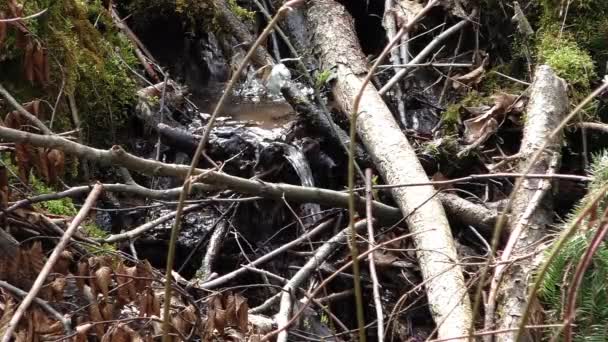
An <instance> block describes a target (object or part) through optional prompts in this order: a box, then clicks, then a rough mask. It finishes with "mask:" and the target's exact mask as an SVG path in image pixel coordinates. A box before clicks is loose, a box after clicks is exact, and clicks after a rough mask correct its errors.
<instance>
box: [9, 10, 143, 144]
mask: <svg viewBox="0 0 608 342" xmlns="http://www.w3.org/2000/svg"><path fill="white" fill-rule="evenodd" d="M0 6H1V5H0ZM45 8H46V9H47V12H46V13H45V14H44V15H42V16H40V17H38V18H36V19H33V20H28V22H27V27H28V29H29V30H30V31H31V32H32V36H33V37H36V39H38V40H39V41H40V42H41V44H42V46H44V47H45V48H46V49H47V51H48V56H49V58H48V62H49V68H50V78H51V79H50V82H49V84H48V85H46V86H44V87H43V86H41V85H32V84H29V83H28V82H25V81H24V79H25V77H24V73H23V66H22V63H23V51H22V50H23V49H21V48H19V47H17V46H16V44H15V43H14V41H15V39H14V37H15V30H9V36H8V39H7V43H6V44H4V46H3V47H2V49H1V50H0V55H4V56H5V58H4V60H1V61H0V69H2V70H10V71H11V72H8V73H4V72H3V73H1V74H0V81H1V82H3V84H6V85H7V88H9V90H10V91H11V92H13V95H15V96H16V97H17V99H18V100H19V101H21V102H27V101H30V100H32V99H33V98H41V99H42V100H46V101H48V103H55V101H56V98H57V96H58V94H59V92H60V91H61V90H63V94H64V95H65V94H73V95H74V97H75V99H76V105H77V107H78V112H79V114H80V119H81V121H82V123H83V124H84V127H83V132H84V133H85V136H88V138H89V140H92V141H94V142H97V143H100V144H108V145H109V144H110V143H111V141H110V138H111V135H109V134H107V132H108V131H109V130H111V129H113V128H114V127H116V126H119V125H121V123H122V122H123V121H124V119H125V118H126V116H127V114H128V113H129V111H130V109H131V108H132V107H133V105H134V104H135V100H136V97H135V91H136V89H137V86H136V84H135V82H134V81H133V78H132V73H131V71H129V67H131V68H137V65H138V61H137V58H136V56H135V55H134V51H133V50H132V47H131V44H130V43H129V42H128V41H127V39H126V38H125V37H124V36H123V35H122V34H121V33H119V32H118V30H117V29H116V28H115V26H114V24H113V23H112V19H111V18H110V16H109V14H108V13H107V11H106V10H105V9H104V8H103V6H102V3H101V1H100V0H89V1H83V0H58V1H55V0H32V1H26V2H25V7H24V13H25V15H28V14H32V13H36V12H38V11H40V10H42V9H45ZM62 84H63V88H62ZM0 109H3V111H4V112H6V109H7V108H6V107H5V108H0ZM72 128H73V125H72V123H71V115H70V110H69V107H68V105H67V101H60V102H59V107H58V109H57V115H56V117H55V121H54V122H53V129H54V130H57V131H61V130H69V129H72ZM102 132H103V134H101V133H102ZM87 133H88V134H87Z"/></svg>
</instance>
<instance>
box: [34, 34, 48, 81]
mask: <svg viewBox="0 0 608 342" xmlns="http://www.w3.org/2000/svg"><path fill="white" fill-rule="evenodd" d="M32 60H33V61H32V64H33V65H32V66H33V70H34V79H35V80H36V82H38V83H39V84H41V85H45V84H46V80H45V78H44V69H45V68H46V66H45V64H46V61H45V56H44V51H43V49H42V45H41V44H40V42H38V41H36V42H35V43H34V49H33V51H32Z"/></svg>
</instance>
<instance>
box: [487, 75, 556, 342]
mask: <svg viewBox="0 0 608 342" xmlns="http://www.w3.org/2000/svg"><path fill="white" fill-rule="evenodd" d="M531 87H532V88H531V93H530V101H529V103H528V106H527V111H526V120H525V122H526V126H525V128H524V137H523V140H522V144H521V148H520V150H519V155H520V156H521V159H520V162H519V165H518V170H517V172H524V171H525V170H526V169H527V167H528V161H529V160H530V158H531V157H532V156H533V155H534V154H535V153H536V152H537V151H538V150H539V148H540V147H541V146H542V145H543V144H544V143H545V141H546V137H547V136H548V135H549V134H550V133H551V132H552V131H553V130H554V129H555V128H557V126H558V125H559V123H560V122H561V121H562V120H563V119H564V117H565V116H566V114H567V113H568V94H567V90H566V82H565V81H564V80H562V79H561V78H559V77H557V76H556V74H555V72H553V70H552V69H551V68H550V67H548V66H546V65H541V66H539V67H538V68H537V69H536V72H535V76H534V82H533V83H532V86H531ZM561 142H562V136H561V135H557V137H556V138H555V139H554V140H553V141H552V142H551V143H550V144H549V145H548V146H547V148H546V149H545V150H544V152H543V154H542V156H541V157H540V158H539V159H538V161H537V162H536V163H534V165H533V167H532V169H531V170H530V173H536V174H542V173H551V172H555V171H556V169H557V168H558V166H559V165H558V164H559V161H560V159H561V153H560V152H561ZM550 187H551V180H548V179H534V178H527V179H526V180H524V183H523V186H522V187H521V189H520V190H519V192H518V193H517V194H516V195H515V197H514V202H513V209H512V213H513V214H512V217H511V220H510V224H509V225H508V226H507V227H508V228H509V232H510V234H511V237H510V238H509V243H512V244H513V245H512V248H511V249H512V250H513V251H514V253H513V254H511V256H510V258H511V259H513V258H516V257H518V256H523V255H528V254H530V253H533V252H535V251H538V249H539V248H540V247H541V240H542V239H543V238H544V237H545V235H546V234H547V227H548V226H549V225H550V224H551V222H552V218H553V214H552V213H553V210H552V202H553V198H552V194H551V192H550V191H549V189H550ZM509 243H507V247H506V248H505V251H506V250H508V249H509ZM505 254H506V252H505ZM537 259H538V258H535V259H532V260H531V259H530V258H526V259H522V260H519V261H517V262H515V263H513V264H512V265H510V266H509V267H508V268H507V269H506V270H505V272H504V276H503V282H502V286H501V287H500V288H499V291H498V311H497V312H498V315H499V317H498V320H499V321H498V326H497V328H498V329H511V328H517V327H518V325H519V322H520V318H521V315H522V314H523V310H524V308H525V306H526V298H527V295H528V294H527V285H528V284H530V280H531V279H530V278H531V277H532V275H533V271H534V269H535V268H536V266H538V262H536V260H537ZM514 340H515V332H511V333H504V334H499V335H497V336H496V341H501V342H510V341H514ZM532 340H534V336H532V335H531V334H529V333H528V334H527V335H525V341H532Z"/></svg>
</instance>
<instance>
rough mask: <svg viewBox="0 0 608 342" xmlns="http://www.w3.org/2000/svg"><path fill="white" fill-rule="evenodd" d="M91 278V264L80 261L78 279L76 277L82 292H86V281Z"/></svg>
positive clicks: (77, 284)
mask: <svg viewBox="0 0 608 342" xmlns="http://www.w3.org/2000/svg"><path fill="white" fill-rule="evenodd" d="M88 276H89V264H88V263H86V262H84V261H80V262H78V277H76V286H78V288H79V289H80V291H84V285H85V279H86V277H88Z"/></svg>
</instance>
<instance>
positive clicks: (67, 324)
mask: <svg viewBox="0 0 608 342" xmlns="http://www.w3.org/2000/svg"><path fill="white" fill-rule="evenodd" d="M0 287H2V288H4V289H6V290H8V291H10V292H12V293H13V294H15V295H17V296H19V297H26V296H27V294H28V292H26V291H23V290H22V289H20V288H18V287H15V286H13V285H11V284H9V283H7V282H5V281H4V280H0ZM33 301H34V303H36V304H38V305H40V307H42V308H43V309H44V310H45V311H46V312H48V313H49V314H51V315H52V316H53V317H54V318H55V319H56V320H57V321H59V322H61V325H63V331H65V334H66V335H69V334H71V333H72V324H71V322H70V321H69V320H67V319H66V318H65V317H63V315H62V314H61V313H59V312H58V311H57V310H55V308H53V307H52V306H51V305H50V304H49V303H48V302H47V301H45V300H42V299H40V298H38V297H35V298H34V299H33Z"/></svg>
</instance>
